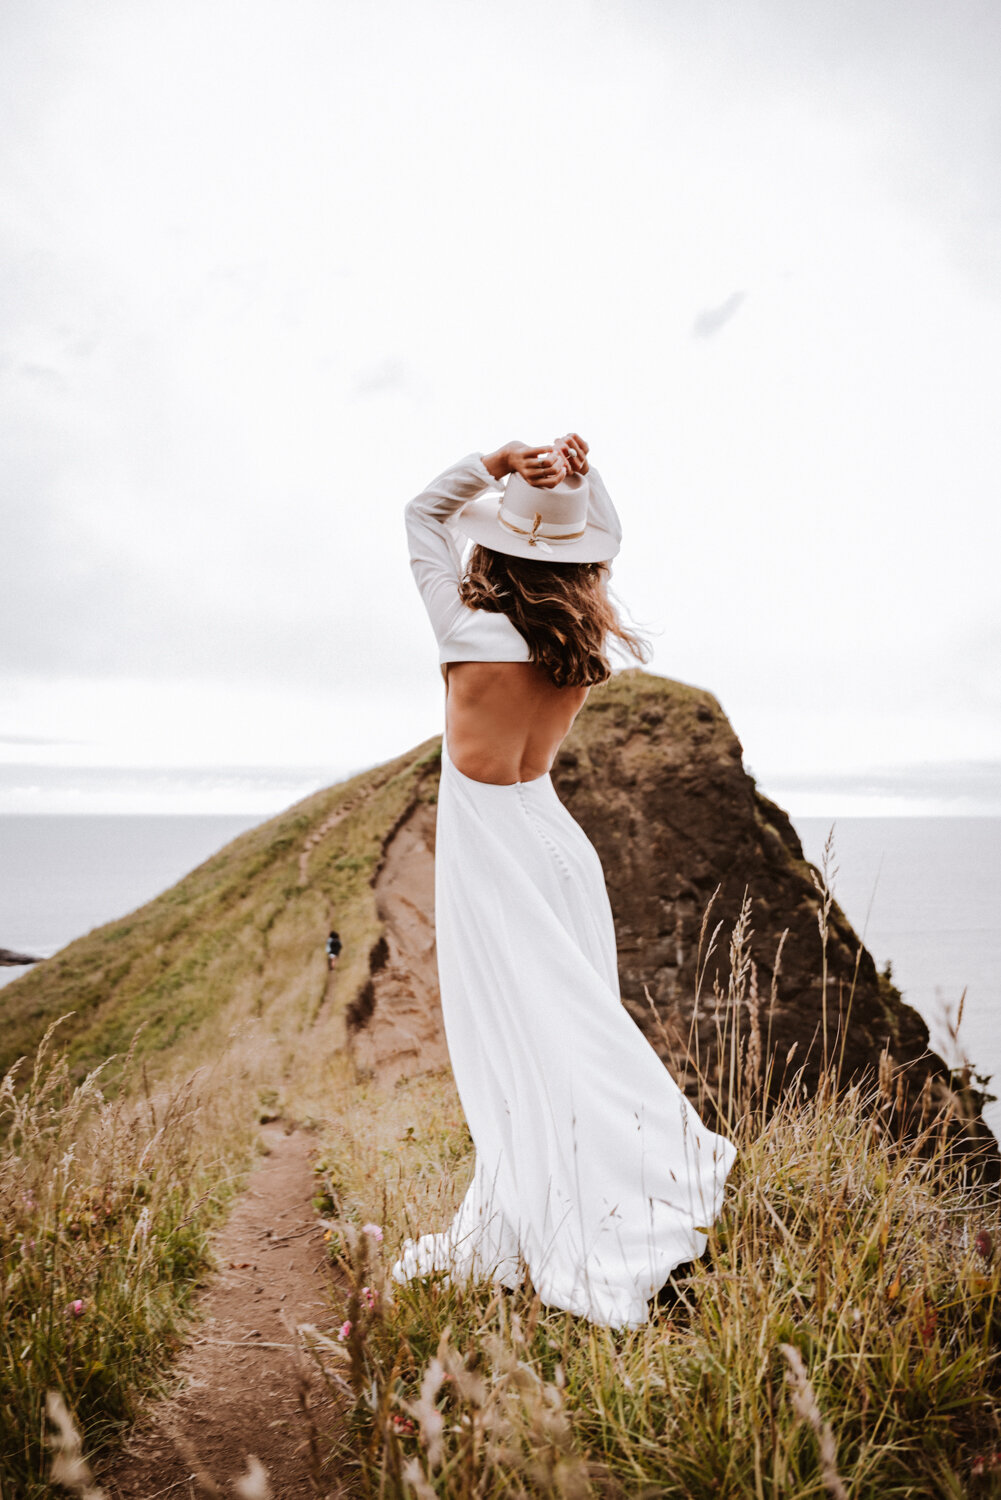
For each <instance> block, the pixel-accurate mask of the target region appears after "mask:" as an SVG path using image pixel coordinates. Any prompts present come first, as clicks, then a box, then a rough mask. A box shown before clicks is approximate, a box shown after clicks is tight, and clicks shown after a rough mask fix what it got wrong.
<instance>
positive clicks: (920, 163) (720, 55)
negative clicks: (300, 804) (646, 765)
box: [0, 0, 1001, 815]
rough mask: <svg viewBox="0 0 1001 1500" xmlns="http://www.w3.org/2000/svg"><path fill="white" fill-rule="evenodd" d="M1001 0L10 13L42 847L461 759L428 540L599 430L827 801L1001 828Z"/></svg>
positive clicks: (5, 167) (690, 665) (10, 346)
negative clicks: (942, 814)
mask: <svg viewBox="0 0 1001 1500" xmlns="http://www.w3.org/2000/svg"><path fill="white" fill-rule="evenodd" d="M999 57H1001V6H998V5H997V4H996V3H994V0H936V3H929V0H907V3H906V4H902V3H900V0H865V3H859V0H839V3H838V4H837V5H832V4H830V3H829V0H819V3H814V0H729V3H722V0H720V3H714V0H676V3H672V0H618V3H590V4H589V3H586V0H573V3H565V4H564V3H559V0H531V3H527V0H503V3H498V0H475V3H474V0H449V3H445V0H424V3H423V4H420V5H416V4H414V3H413V0H406V3H394V0H361V3H357V4H356V3H345V0H322V3H321V0H281V3H279V0H270V3H264V0H232V3H224V0H169V3H168V0H145V3H143V4H142V5H133V4H128V3H125V0H120V3H101V0H71V3H70V0H68V3H63V4H57V3H51V0H4V5H3V7H2V10H0V299H2V301H0V392H2V404H0V454H2V464H0V486H2V488H0V510H2V546H3V560H2V572H0V648H2V660H0V762H2V763H0V811H31V810H39V811H45V810H68V809H70V808H79V809H80V810H91V809H93V810H122V811H126V810H140V809H149V810H168V809H177V810H184V809H190V810H220V811H231V810H247V811H252V812H256V811H260V812H262V813H263V812H267V811H271V810H273V809H277V808H278V807H280V806H282V805H284V804H285V803H286V802H287V801H289V800H291V798H292V797H293V796H296V795H299V794H300V793H301V792H302V791H304V790H306V789H308V787H310V786H314V785H318V784H321V783H322V782H324V781H327V780H331V779H334V778H336V777H338V776H340V775H342V774H346V773H348V772H349V771H351V770H354V769H357V768H359V767H361V766H364V765H368V764H371V763H373V762H375V761H378V760H381V759H384V758H386V757H389V756H391V755H394V754H397V753H399V752H400V751H402V750H404V749H406V748H407V747H409V746H410V745H411V744H413V743H416V742H418V741H420V740H421V739H423V738H425V737H426V736H428V735H430V734H432V733H435V732H437V731H438V729H439V728H440V723H441V714H442V688H441V680H440V676H439V673H438V670H437V665H436V650H435V645H434V640H433V636H432V634H431V630H430V626H429V625H428V624H427V622H426V620H425V618H424V615H423V611H422V607H421V603H420V599H419V596H418V595H417V592H416V590H415V589H414V587H413V584H412V581H411V578H410V574H409V569H408V566H407V558H406V550H405V544H404V533H403V526H402V514H401V513H402V507H403V504H404V503H405V501H406V500H407V499H408V498H409V497H410V496H411V495H413V494H414V493H416V492H417V491H418V490H419V489H421V488H422V487H423V485H424V484H425V482H426V481H427V480H428V479H429V478H430V477H431V476H432V475H434V474H435V473H437V472H438V471H439V470H441V469H442V468H444V467H445V466H446V465H447V464H448V463H450V462H452V461H453V460H454V459H456V458H458V457H460V456H462V455H463V454H465V453H468V452H470V451H485V450H489V449H492V448H494V447H496V446H498V445H499V444H500V443H501V442H503V441H505V440H506V439H508V438H514V437H517V438H521V439H523V440H524V441H526V442H533V443H534V442H542V441H546V440H548V439H550V438H552V437H553V436H555V435H556V434H558V433H561V432H564V431H566V430H567V429H569V428H576V429H577V430H579V431H580V432H582V433H583V435H584V436H585V437H586V438H587V440H588V442H589V443H590V444H591V454H592V457H593V459H594V461H595V462H596V463H597V465H598V467H599V468H600V469H601V471H602V474H603V476H604V478H605V480H606V483H607V484H608V487H609V489H610V491H611V493H612V495H613V497H614V499H615V501H616V503H617V505H618V508H619V510H620V513H621V516H622V518H623V522H624V526H625V542H624V546H623V550H622V553H621V555H620V560H619V562H618V563H617V565H616V573H615V587H616V590H617V593H618V594H619V596H620V598H622V599H624V600H625V601H626V603H627V604H628V606H629V610H630V612H631V615H632V617H633V619H634V620H636V621H637V622H639V623H640V624H641V625H643V626H644V627H646V628H648V629H649V630H650V631H651V632H652V634H653V638H654V642H655V656H654V660H653V663H652V668H653V670H655V671H658V672H660V673H663V674H664V675H666V676H670V677H677V678H680V679H682V680H684V681H687V682H693V683H697V684H699V685H700V686H702V687H706V688H708V689H710V690H711V691H712V692H714V693H715V694H716V695H717V697H718V698H719V700H720V702H721V704H722V706H723V708H724V710H725V711H726V713H727V714H728V715H729V717H730V719H731V721H732V723H733V725H734V728H735V730H736V732H737V734H738V735H739V737H740V739H741V741H742V743H743V746H744V750H745V762H746V764H747V765H748V766H749V768H750V769H751V771H752V772H753V773H754V774H755V775H756V777H757V778H758V782H759V784H760V785H761V787H762V789H763V790H764V791H766V792H767V793H768V794H769V795H772V796H775V797H777V798H778V799H779V800H781V801H784V802H785V804H786V805H787V806H789V807H790V808H791V809H792V810H793V811H799V812H803V813H806V812H810V813H817V814H821V815H826V814H827V813H830V814H831V815H834V814H842V815H844V814H846V813H847V812H850V811H859V810H872V811H894V810H897V811H915V810H916V811H947V810H954V811H977V810H982V811H993V812H995V813H1001V678H999V673H998V660H999V656H1001V589H999V587H998V573H997V570H998V557H999V541H1001V537H999V524H998V483H999V482H998V475H999V474H1001V423H999V421H998V415H997V413H998V397H999V387H1001V382H999V369H998V364H999V351H1001V270H999V266H1001V258H999V257H1001V69H999V68H998V66H997V59H998V58H999Z"/></svg>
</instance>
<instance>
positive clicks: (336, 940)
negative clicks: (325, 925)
mask: <svg viewBox="0 0 1001 1500" xmlns="http://www.w3.org/2000/svg"><path fill="white" fill-rule="evenodd" d="M341 946H342V945H341V939H340V934H339V933H337V932H332V933H331V934H330V936H329V937H328V938H327V968H328V969H329V970H331V971H333V969H334V966H335V965H336V963H337V959H338V957H339V955H340V951H341Z"/></svg>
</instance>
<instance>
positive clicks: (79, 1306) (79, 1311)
mask: <svg viewBox="0 0 1001 1500" xmlns="http://www.w3.org/2000/svg"><path fill="white" fill-rule="evenodd" d="M86 1306H87V1304H86V1302H85V1301H84V1300H83V1298H82V1297H77V1299H76V1301H75V1302H71V1303H70V1305H69V1310H70V1312H71V1313H72V1314H73V1316H74V1318H82V1317H83V1313H84V1309H85V1308H86Z"/></svg>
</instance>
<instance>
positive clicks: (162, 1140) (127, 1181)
mask: <svg viewBox="0 0 1001 1500" xmlns="http://www.w3.org/2000/svg"><path fill="white" fill-rule="evenodd" d="M57 1039H58V1022H57V1023H54V1024H53V1025H51V1026H50V1027H49V1029H48V1031H47V1032H46V1034H45V1037H44V1039H43V1041H42V1043H41V1045H40V1046H39V1048H38V1051H37V1053H36V1055H35V1057H34V1059H33V1061H32V1062H31V1063H30V1064H27V1063H22V1064H20V1065H19V1066H17V1067H15V1068H13V1069H11V1070H10V1071H9V1072H8V1073H7V1075H6V1076H5V1078H4V1079H3V1081H2V1083H0V1371H2V1382H0V1493H2V1494H3V1495H7V1496H9V1495H11V1494H14V1495H18V1496H24V1497H29V1500H30V1497H34V1496H36V1495H43V1494H49V1493H51V1491H50V1490H49V1488H48V1486H47V1485H46V1483H45V1475H46V1472H47V1463H48V1457H47V1449H46V1423H45V1402H46V1396H47V1393H54V1394H56V1395H58V1396H59V1397H60V1398H61V1399H62V1400H63V1401H64V1403H65V1406H66V1407H67V1408H68V1409H69V1411H71V1412H73V1413H74V1414H75V1417H76V1420H77V1422H78V1423H79V1425H80V1427H81V1428H82V1430H83V1431H84V1432H85V1433H86V1442H87V1449H88V1452H90V1453H95V1452H98V1451H100V1450H101V1449H102V1448H103V1447H105V1446H106V1445H107V1444H109V1443H110V1442H112V1441H113V1439H114V1438H115V1436H116V1435H117V1434H118V1433H119V1432H120V1431H121V1430H122V1428H123V1427H124V1426H125V1425H126V1424H128V1423H129V1422H130V1421H131V1420H132V1419H133V1418H134V1416H135V1414H136V1411H137V1405H138V1402H139V1400H140V1398H141V1396H142V1395H143V1394H144V1393H149V1392H151V1391H153V1390H155V1389H156V1388H157V1386H158V1383H159V1382H160V1381H162V1380H163V1379H164V1377H165V1375H166V1373H167V1370H168V1367H169V1362H170V1357H171V1355H172V1354H173V1353H174V1352H175V1351H176V1349H177V1347H178V1344H179V1341H180V1338H181V1336H182V1334H183V1330H184V1324H185V1318H186V1314H187V1313H188V1311H189V1309H190V1306H191V1303H192V1298H193V1294H194V1291H195V1289H196V1287H197V1285H198V1283H199V1281H200V1279H201V1278H202V1277H203V1275H204V1273H205V1272H206V1270H207V1269H208V1267H209V1264H210V1259H211V1257H210V1253H209V1244H208V1235H209V1230H210V1228H211V1226H212V1225H213V1223H214V1222H215V1221H216V1220H218V1218H219V1216H220V1215H221V1213H222V1212H223V1211H224V1209H225V1206H226V1204H227V1202H228V1200H229V1199H230V1197H231V1196H232V1194H233V1193H234V1192H235V1191H236V1190H237V1189H238V1187H239V1185H240V1182H241V1180H242V1174H243V1172H244V1171H245V1169H246V1167H247V1165H248V1162H249V1160H250V1158H251V1155H252V1142H253V1135H252V1129H253V1120H254V1112H253V1099H254V1095H255V1091H256V1090H257V1089H258V1088H259V1087H260V1081H261V1079H262V1078H264V1077H267V1076H269V1074H270V1066H269V1055H270V1047H271V1044H269V1043H267V1042H262V1039H261V1038H260V1036H259V1035H258V1034H256V1030H255V1028H254V1027H253V1026H252V1025H250V1026H247V1027H244V1028H243V1029H242V1030H241V1031H240V1032H238V1033H237V1034H235V1035H234V1036H233V1037H232V1038H231V1039H230V1045H229V1047H228V1049H227V1050H226V1052H225V1053H223V1054H222V1055H221V1056H220V1057H219V1058H218V1059H217V1061H216V1062H215V1063H214V1064H213V1065H210V1066H207V1067H205V1068H203V1069H201V1070H199V1071H196V1072H195V1073H194V1074H191V1075H189V1076H187V1077H182V1079H181V1080H180V1081H178V1082H175V1083H173V1084H159V1085H157V1086H155V1087H154V1086H152V1085H150V1083H149V1080H148V1077H147V1075H146V1073H145V1069H144V1068H143V1066H142V1064H141V1062H140V1061H139V1060H138V1059H137V1057H136V1054H135V1048H134V1047H133V1049H131V1050H130V1052H129V1053H128V1054H127V1055H126V1056H125V1057H124V1058H120V1059H115V1058H109V1059H108V1062H107V1063H106V1064H104V1065H103V1066H102V1067H100V1068H96V1069H94V1070H93V1071H92V1072H91V1073H89V1074H88V1075H87V1077H86V1078H85V1079H84V1080H83V1081H82V1082H80V1083H77V1084H74V1083H73V1082H72V1080H71V1077H70V1073H69V1067H68V1062H67V1057H66V1055H65V1053H64V1052H62V1053H61V1052H60V1051H59V1050H58V1049H57V1047H56V1042H57ZM112 1071H113V1072H114V1087H113V1089H109V1090H108V1093H107V1094H106V1092H105V1084H106V1079H107V1077H108V1075H109V1074H110V1073H111V1072H112Z"/></svg>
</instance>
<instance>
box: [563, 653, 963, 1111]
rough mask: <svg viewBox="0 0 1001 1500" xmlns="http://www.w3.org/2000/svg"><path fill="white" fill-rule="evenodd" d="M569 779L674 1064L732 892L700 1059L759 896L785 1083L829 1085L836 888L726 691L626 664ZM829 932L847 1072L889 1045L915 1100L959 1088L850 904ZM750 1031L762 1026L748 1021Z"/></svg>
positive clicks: (762, 970) (770, 1024) (630, 979)
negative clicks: (880, 965) (821, 877)
mask: <svg viewBox="0 0 1001 1500" xmlns="http://www.w3.org/2000/svg"><path fill="white" fill-rule="evenodd" d="M553 779H554V782H555V784H556V786H557V789H558V791H559V794H560V797H561V798H562V800H563V801H564V802H565V803H566V805H567V807H568V808H569V810H570V812H571V813H572V814H573V816H574V817H575V818H576V819H577V821H578V822H579V823H580V824H581V825H582V827H583V828H584V829H585V830H586V831H587V833H588V836H589V837H590V839H591V841H592V842H593V843H594V845H595V847H596V848H597V850H598V853H599V855H600V856H601V861H602V864H603V866H604V870H605V878H606V882H607V885H608V891H609V896H610V899H611V903H612V910H613V912H614V914H615V922H616V931H617V936H618V944H619V975H620V980H621V985H622V997H623V1001H624V1003H625V1004H626V1006H627V1007H628V1009H629V1011H630V1013H631V1014H632V1015H633V1017H634V1019H635V1020H636V1021H637V1022H638V1023H639V1024H640V1025H641V1026H642V1027H643V1028H644V1030H645V1031H646V1033H647V1035H648V1036H649V1038H650V1040H651V1042H653V1044H654V1046H656V1047H657V1050H658V1051H659V1052H660V1053H661V1055H662V1056H664V1058H665V1061H667V1062H668V1063H669V1065H670V1066H671V1067H672V1068H677V1069H679V1071H680V1072H683V1069H682V1068H681V1066H680V1060H679V1059H680V1054H681V1052H682V1051H683V1050H684V1044H685V1041H686V1039H687V1037H688V1035H689V1028H690V1026H691V1025H692V1020H693V1012H694V1010H695V994H696V970H697V956H698V951H699V933H700V927H701V925H702V922H703V915H704V913H705V909H706V906H707V904H708V903H709V902H710V899H711V898H712V896H713V892H714V891H715V890H716V888H717V886H718V887H719V894H718V896H717V897H716V900H715V902H714V903H713V906H712V911H711V916H710V919H709V924H708V931H707V933H706V940H707V942H708V938H709V936H710V935H711V933H712V930H713V928H714V927H715V925H716V923H717V922H722V928H721V931H720V935H719V940H718V946H717V948H716V951H715V952H714V953H712V955H711V956H710V957H709V959H708V962H707V963H706V965H705V974H704V977H703V979H702V983H701V993H700V1002H699V1007H698V1010H699V1014H698V1016H697V1018H696V1026H697V1029H698V1035H699V1044H700V1055H701V1057H702V1058H704V1059H711V1058H712V1056H713V1047H714V1042H715V1039H716V1035H717V1028H716V1021H715V1020H714V1019H713V1014H712V1013H713V1010H714V1003H713V982H714V980H715V981H716V982H717V984H718V985H719V986H720V987H721V988H722V991H723V993H724V994H725V993H726V989H727V983H728V979H729V976H730V962H729V952H728V949H729V941H730V934H731V931H732V929H733V927H734V924H735V923H736V921H737V918H738V916H739V913H740V910H741V904H742V902H743V899H744V894H745V890H746V892H747V894H748V896H749V898H750V913H751V920H750V926H751V928H752V929H753V931H752V934H751V936H750V939H749V953H750V957H751V958H752V959H753V964H754V978H755V980H756V988H757V992H758V995H759V997H760V1000H761V1005H762V1010H761V1021H760V1027H761V1032H762V1034H763V1039H764V1040H765V1041H766V1042H767V1043H768V1044H769V1050H770V1052H771V1054H772V1056H773V1059H774V1083H775V1086H776V1087H777V1086H778V1085H780V1084H781V1081H782V1075H783V1072H784V1071H786V1070H787V1071H788V1074H789V1076H791V1075H792V1074H794V1073H795V1072H796V1071H797V1070H798V1069H799V1067H800V1066H801V1065H802V1064H804V1063H805V1065H806V1066H805V1069H804V1072H803V1081H804V1082H805V1083H806V1084H807V1086H808V1087H812V1086H814V1085H815V1084H816V1081H817V1076H818V1072H819V1070H820V1068H821V1066H822V1063H823V1055H824V1040H823V1035H822V1022H823V1010H824V1007H823V1003H822V991H823V982H822V975H823V963H822V949H821V938H820V931H819V927H818V910H819V907H820V905H821V897H820V895H819V893H818V891H817V889H816V886H815V885H814V882H813V879H812V878H811V869H812V867H811V866H810V865H808V864H807V863H806V861H805V860H804V858H803V850H802V846H801V844H800V841H799V838H798V836H797V834H796V831H795V829H794V828H793V826H792V824H791V823H790V821H789V818H788V817H787V815H786V814H785V813H784V812H783V811H782V809H781V808H780V807H777V806H776V805H775V803H773V802H770V801H769V800H768V799H767V798H766V797H763V796H762V795H761V793H760V792H759V791H758V790H757V788H756V787H755V784H754V781H753V779H752V778H751V777H750V776H749V775H748V774H747V772H746V771H745V770H744V768H743V765H742V762H741V746H740V742H739V740H738V739H737V737H736V735H735V734H734V732H733V730H732V728H731V727H730V724H729V722H728V720H727V718H726V715H725V714H724V713H723V711H722V709H721V708H720V706H719V704H718V703H717V701H716V699H715V698H714V697H713V696H712V694H711V693H708V692H704V691H702V690H700V689H698V688H692V687H688V686H686V685H685V684H682V683H676V682H670V681H667V680H666V679H664V678H657V677H652V676H650V675H648V674H647V673H644V672H639V671H633V672H626V673H622V674H621V675H619V676H617V677H615V678H613V680H612V681H611V682H610V683H608V684H606V685H605V686H604V687H602V688H600V689H598V690H596V691H595V692H594V693H592V695H591V698H590V701H589V703H588V705H587V708H586V709H585V711H584V712H583V713H582V714H581V715H580V717H579V718H578V721H577V724H576V725H575V726H574V730H573V732H572V733H571V735H570V736H569V737H568V739H567V740H566V742H565V744H564V746H563V748H562V750H561V752H560V754H559V757H558V759H557V763H556V765H555V766H554V768H553ZM828 928H829V934H828V939H827V975H828V980H827V1038H828V1050H829V1053H830V1055H831V1056H832V1057H834V1058H836V1057H838V1056H839V1055H841V1054H842V1049H843V1063H842V1074H841V1076H842V1079H843V1081H845V1082H847V1081H848V1080H849V1079H850V1078H851V1077H852V1076H861V1075H863V1074H874V1073H876V1072H877V1070H878V1065H879V1057H880V1053H881V1052H882V1050H883V1048H884V1046H886V1045H887V1044H888V1045H889V1050H890V1053H891V1054H892V1057H893V1059H894V1061H895V1063H896V1064H898V1065H899V1064H911V1065H912V1066H910V1067H909V1068H907V1069H906V1070H905V1071H906V1073H907V1078H908V1092H909V1093H912V1092H913V1090H914V1088H915V1086H916V1087H917V1088H918V1089H920V1087H921V1085H922V1083H923V1082H924V1080H925V1078H926V1077H927V1076H929V1075H931V1077H932V1079H933V1080H938V1082H939V1083H940V1084H945V1083H947V1081H948V1076H949V1075H948V1070H947V1069H946V1068H945V1065H944V1064H943V1063H942V1061H941V1059H939V1058H938V1057H936V1056H935V1055H934V1054H932V1053H930V1052H929V1051H928V1030H927V1027H926V1026H925V1023H924V1021H923V1020H922V1019H921V1017H920V1016H919V1015H918V1013H917V1012H916V1011H914V1010H913V1009H911V1007H910V1006H908V1005H906V1004H905V1003H904V1002H903V1000H902V999H901V997H900V994H899V991H897V990H896V989H895V987H894V986H893V985H892V984H891V983H890V981H889V980H888V979H887V978H886V977H885V976H884V975H881V974H879V973H878V972H877V970H876V966H875V964H874V962H873V959H872V957H871V955H870V954H869V953H868V951H867V950H866V949H865V948H863V947H862V945H861V943H860V942H859V939H858V938H857V937H856V935H855V933H854V931H853V930H852V928H851V926H850V924H849V923H848V921H847V919H846V918H845V916H844V915H843V913H842V912H841V910H840V908H839V907H838V906H837V905H836V904H835V905H833V906H832V908H831V910H830V915H829V919H828ZM783 933H786V936H785V939H784V941H783V945H782V952H781V961H780V964H779V966H778V971H777V973H776V953H777V950H778V946H779V942H780V939H781V938H782V934H783ZM704 958H705V953H704V952H703V959H704ZM749 977H750V976H749ZM773 980H774V1005H773V1006H770V1001H771V993H772V986H773ZM645 990H646V991H648V992H649V997H650V1000H652V1002H653V1010H652V1009H651V1004H650V1001H648V999H647V995H646V993H645ZM849 1007H850V1008H849ZM770 1009H771V1014H770V1015H769V1010H770ZM654 1012H655V1014H654ZM846 1022H847V1024H846ZM839 1023H840V1030H839ZM741 1024H742V1027H743V1031H744V1034H746V1030H747V1020H746V1017H745V1019H744V1020H743V1021H742V1023H741ZM672 1037H673V1038H674V1042H673V1045H672V1042H671V1041H670V1038H672ZM794 1045H795V1051H794V1052H793V1057H792V1059H791V1061H790V1062H789V1063H788V1065H787V1062H786V1059H787V1055H788V1053H789V1050H790V1048H793V1046H794ZM919 1059H920V1061H918V1060H919ZM690 1081H691V1080H689V1082H690ZM679 1082H681V1078H680V1077H679ZM938 1092H940V1090H939V1091H938ZM971 1092H974V1093H975V1091H971ZM976 1102H977V1103H978V1104H979V1097H977V1100H976Z"/></svg>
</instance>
